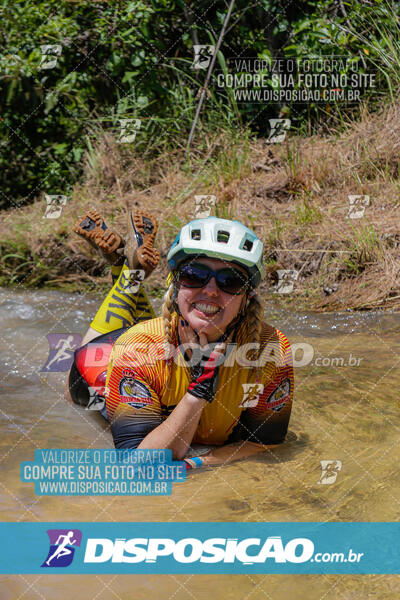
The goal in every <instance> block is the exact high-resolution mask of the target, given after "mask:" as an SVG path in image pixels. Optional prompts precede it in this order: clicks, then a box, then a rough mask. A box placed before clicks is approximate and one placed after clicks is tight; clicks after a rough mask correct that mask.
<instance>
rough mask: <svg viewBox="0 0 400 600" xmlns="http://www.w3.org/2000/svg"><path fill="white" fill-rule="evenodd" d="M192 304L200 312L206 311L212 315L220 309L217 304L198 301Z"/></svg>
mask: <svg viewBox="0 0 400 600" xmlns="http://www.w3.org/2000/svg"><path fill="white" fill-rule="evenodd" d="M193 306H194V307H195V308H197V309H198V310H201V312H203V313H208V314H210V315H213V314H215V313H217V312H219V310H220V309H219V308H218V306H214V305H213V304H201V303H200V302H198V303H195V304H194V305H193Z"/></svg>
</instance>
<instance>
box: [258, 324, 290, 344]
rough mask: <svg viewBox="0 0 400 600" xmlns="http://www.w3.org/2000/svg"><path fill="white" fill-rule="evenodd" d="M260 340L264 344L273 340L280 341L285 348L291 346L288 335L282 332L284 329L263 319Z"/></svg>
mask: <svg viewBox="0 0 400 600" xmlns="http://www.w3.org/2000/svg"><path fill="white" fill-rule="evenodd" d="M260 341H261V345H262V346H265V345H266V344H268V343H271V342H275V343H279V344H280V345H281V346H283V347H284V348H289V347H290V344H289V340H288V339H287V337H286V335H285V334H284V333H282V331H280V330H279V329H277V328H276V327H274V326H273V325H270V324H269V323H266V322H265V321H263V323H262V327H261V339H260Z"/></svg>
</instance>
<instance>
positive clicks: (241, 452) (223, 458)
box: [185, 442, 277, 469]
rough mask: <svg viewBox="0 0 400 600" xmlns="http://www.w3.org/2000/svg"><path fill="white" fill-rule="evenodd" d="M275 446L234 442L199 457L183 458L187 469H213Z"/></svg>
mask: <svg viewBox="0 0 400 600" xmlns="http://www.w3.org/2000/svg"><path fill="white" fill-rule="evenodd" d="M276 447H277V445H276V444H270V445H264V444H255V443H254V442H234V443H233V444H226V446H221V447H220V448H214V449H213V450H211V451H210V452H209V453H208V454H206V455H204V456H203V455H202V456H201V457H193V458H185V462H186V463H187V464H188V465H189V467H191V468H194V469H199V468H200V467H207V466H208V467H215V466H218V465H227V464H229V463H232V462H235V460H240V459H243V458H248V457H249V456H254V455H255V454H260V453H261V452H266V451H267V450H269V449H270V448H276Z"/></svg>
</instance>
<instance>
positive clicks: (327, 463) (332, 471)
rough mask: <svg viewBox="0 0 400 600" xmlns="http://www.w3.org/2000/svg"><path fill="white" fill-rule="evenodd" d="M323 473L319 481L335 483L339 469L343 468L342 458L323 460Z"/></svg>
mask: <svg viewBox="0 0 400 600" xmlns="http://www.w3.org/2000/svg"><path fill="white" fill-rule="evenodd" d="M320 462H321V469H322V474H321V477H320V478H319V481H318V482H317V483H321V484H327V485H329V484H331V483H335V481H336V477H337V476H338V473H339V471H341V469H342V461H341V460H321V461H320Z"/></svg>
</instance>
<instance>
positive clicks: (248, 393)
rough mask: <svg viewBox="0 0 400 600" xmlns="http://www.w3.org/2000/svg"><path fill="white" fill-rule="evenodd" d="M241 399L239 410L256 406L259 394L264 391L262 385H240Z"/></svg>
mask: <svg viewBox="0 0 400 600" xmlns="http://www.w3.org/2000/svg"><path fill="white" fill-rule="evenodd" d="M242 388H243V399H242V401H241V403H240V404H239V407H240V408H252V407H254V406H257V404H258V401H259V399H260V396H261V394H262V393H263V391H264V386H263V384H262V383H242Z"/></svg>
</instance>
